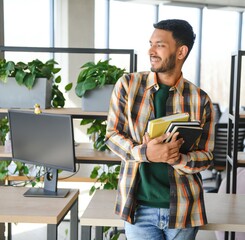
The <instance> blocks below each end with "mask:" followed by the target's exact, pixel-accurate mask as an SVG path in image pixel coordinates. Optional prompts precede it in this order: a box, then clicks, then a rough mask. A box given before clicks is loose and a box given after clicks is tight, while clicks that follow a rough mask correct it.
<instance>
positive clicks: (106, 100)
mask: <svg viewBox="0 0 245 240" xmlns="http://www.w3.org/2000/svg"><path fill="white" fill-rule="evenodd" d="M113 88H114V85H113V84H108V85H105V86H103V87H102V88H96V89H94V90H91V91H87V92H86V93H85V95H84V96H83V97H82V98H81V99H82V110H83V111H85V112H108V110H109V105H110V99H111V93H112V90H113Z"/></svg>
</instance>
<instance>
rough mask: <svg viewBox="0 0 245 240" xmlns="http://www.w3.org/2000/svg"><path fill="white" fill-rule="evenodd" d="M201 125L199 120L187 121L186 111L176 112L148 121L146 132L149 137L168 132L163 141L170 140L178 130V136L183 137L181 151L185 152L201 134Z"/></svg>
mask: <svg viewBox="0 0 245 240" xmlns="http://www.w3.org/2000/svg"><path fill="white" fill-rule="evenodd" d="M202 131H203V129H202V127H201V126H200V122H199V121H189V114H188V113H178V114H173V115H170V116H165V117H162V118H157V119H153V120H151V121H149V123H148V128H147V132H148V133H149V135H150V138H155V137H159V136H161V135H162V134H163V133H167V132H170V135H169V136H168V138H167V139H166V140H165V142H170V141H171V139H172V136H173V135H174V133H176V132H178V133H179V135H178V138H183V139H184V143H183V144H182V146H181V148H180V152H181V153H187V152H188V151H189V150H190V149H191V147H192V146H193V144H194V143H195V142H196V140H197V139H198V138H199V137H200V136H201V134H202Z"/></svg>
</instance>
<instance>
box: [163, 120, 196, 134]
mask: <svg viewBox="0 0 245 240" xmlns="http://www.w3.org/2000/svg"><path fill="white" fill-rule="evenodd" d="M176 126H188V127H200V121H198V120H194V121H187V122H186V121H185V122H171V123H170V124H169V126H168V128H167V129H166V133H167V132H172V131H173V129H174V127H176Z"/></svg>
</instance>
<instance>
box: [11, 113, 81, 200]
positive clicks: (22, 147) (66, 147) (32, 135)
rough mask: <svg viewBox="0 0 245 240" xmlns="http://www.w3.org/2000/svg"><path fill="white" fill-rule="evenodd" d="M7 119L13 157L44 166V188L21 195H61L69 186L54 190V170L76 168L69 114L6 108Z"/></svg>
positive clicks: (71, 124) (64, 193)
mask: <svg viewBox="0 0 245 240" xmlns="http://www.w3.org/2000/svg"><path fill="white" fill-rule="evenodd" d="M8 118H9V124H10V136H11V146H12V156H13V160H14V161H20V162H24V163H28V164H34V165H37V166H44V167H45V168H46V174H45V175H44V188H30V189H29V190H28V191H27V192H26V193H25V194H24V196H40V197H65V196H66V195H67V193H68V192H69V189H58V188H57V179H58V170H65V171H70V172H75V170H76V165H75V148H74V137H73V122H72V118H71V116H70V115H60V114H48V113H41V114H35V113H34V112H32V111H21V110H9V112H8Z"/></svg>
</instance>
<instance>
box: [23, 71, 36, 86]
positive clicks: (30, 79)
mask: <svg viewBox="0 0 245 240" xmlns="http://www.w3.org/2000/svg"><path fill="white" fill-rule="evenodd" d="M35 80H36V76H35V75H34V74H30V73H28V74H26V76H25V78H24V84H25V86H26V87H27V88H28V89H32V87H33V86H34V84H35Z"/></svg>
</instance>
